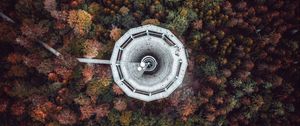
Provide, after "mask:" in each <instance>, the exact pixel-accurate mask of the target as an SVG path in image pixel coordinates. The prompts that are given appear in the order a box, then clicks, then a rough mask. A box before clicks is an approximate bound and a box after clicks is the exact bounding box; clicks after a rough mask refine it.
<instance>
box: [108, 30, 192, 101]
mask: <svg viewBox="0 0 300 126" xmlns="http://www.w3.org/2000/svg"><path fill="white" fill-rule="evenodd" d="M110 61H111V68H112V73H113V78H114V81H115V82H116V83H117V84H118V86H119V87H121V88H122V90H123V91H124V92H125V93H126V94H127V95H128V96H130V97H133V98H136V99H140V100H144V101H152V100H156V99H161V98H165V97H167V96H169V95H170V94H171V93H172V92H173V91H174V90H175V89H176V88H177V87H178V86H179V85H180V84H181V83H182V81H183V78H184V75H185V71H186V68H187V65H188V64H187V54H186V51H185V48H184V46H183V44H182V43H181V42H180V41H179V39H178V38H177V37H176V36H175V35H174V34H173V33H172V32H171V31H169V30H167V29H164V28H161V27H157V26H153V25H145V26H141V27H137V28H132V29H130V30H129V31H127V32H126V33H125V34H124V35H123V36H122V37H121V38H120V39H119V40H118V41H117V42H116V44H115V47H114V50H113V53H112V56H111V59H110Z"/></svg>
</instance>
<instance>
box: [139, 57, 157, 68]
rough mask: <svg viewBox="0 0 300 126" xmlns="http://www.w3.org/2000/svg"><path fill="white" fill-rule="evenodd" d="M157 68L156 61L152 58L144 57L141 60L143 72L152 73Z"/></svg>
mask: <svg viewBox="0 0 300 126" xmlns="http://www.w3.org/2000/svg"><path fill="white" fill-rule="evenodd" d="M156 66H157V61H156V59H155V58H154V57H153V56H145V57H143V59H142V60H141V67H144V69H145V71H149V72H151V71H154V70H155V68H156Z"/></svg>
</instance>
